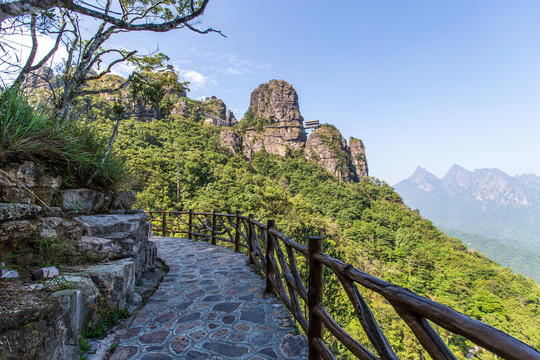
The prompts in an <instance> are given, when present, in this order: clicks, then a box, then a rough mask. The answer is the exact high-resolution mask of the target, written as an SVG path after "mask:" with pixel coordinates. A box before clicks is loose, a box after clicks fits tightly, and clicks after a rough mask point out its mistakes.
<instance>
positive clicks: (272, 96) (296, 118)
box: [249, 79, 304, 125]
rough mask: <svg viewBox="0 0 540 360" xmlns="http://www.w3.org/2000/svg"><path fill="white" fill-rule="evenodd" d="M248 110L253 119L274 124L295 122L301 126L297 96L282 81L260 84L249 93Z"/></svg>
mask: <svg viewBox="0 0 540 360" xmlns="http://www.w3.org/2000/svg"><path fill="white" fill-rule="evenodd" d="M249 109H250V110H251V112H252V113H253V115H254V116H255V117H261V118H264V119H268V120H270V122H271V123H276V122H296V123H298V124H299V125H303V122H304V118H303V117H302V115H300V108H299V106H298V94H297V93H296V90H295V89H294V88H293V87H292V85H291V84H289V83H288V82H286V81H284V80H275V79H274V80H270V82H268V83H266V84H261V85H259V87H258V88H257V89H255V90H254V91H253V92H252V93H251V100H250V103H249Z"/></svg>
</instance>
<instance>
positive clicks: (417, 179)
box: [407, 165, 439, 183]
mask: <svg viewBox="0 0 540 360" xmlns="http://www.w3.org/2000/svg"><path fill="white" fill-rule="evenodd" d="M407 180H409V181H411V182H413V183H421V182H425V181H439V178H438V177H437V176H435V175H433V174H432V173H430V172H429V171H427V170H426V169H425V168H423V167H421V166H420V165H418V166H417V167H416V170H414V172H413V173H412V175H411V176H409V177H408V178H407Z"/></svg>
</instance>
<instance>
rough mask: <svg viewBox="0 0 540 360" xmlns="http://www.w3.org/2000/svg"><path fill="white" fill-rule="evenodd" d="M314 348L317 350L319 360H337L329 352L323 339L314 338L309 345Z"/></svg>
mask: <svg viewBox="0 0 540 360" xmlns="http://www.w3.org/2000/svg"><path fill="white" fill-rule="evenodd" d="M310 345H311V346H313V347H314V348H315V349H317V353H318V355H317V356H318V357H317V359H324V360H336V358H335V357H334V355H332V353H331V352H330V350H328V347H326V344H325V343H324V340H323V339H321V338H314V339H312V340H311V341H310V342H309V343H308V347H309V346H310Z"/></svg>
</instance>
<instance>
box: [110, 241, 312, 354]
mask: <svg viewBox="0 0 540 360" xmlns="http://www.w3.org/2000/svg"><path fill="white" fill-rule="evenodd" d="M153 241H155V242H156V244H157V247H158V256H159V257H160V258H161V259H162V260H164V261H165V263H166V264H167V266H169V268H170V270H169V273H168V274H167V275H166V276H165V277H164V278H163V281H162V283H161V285H160V286H159V289H158V290H157V291H156V292H155V293H154V294H153V295H152V297H151V298H150V299H149V300H148V302H147V304H146V305H145V306H144V307H143V308H142V309H141V311H140V312H139V314H138V315H137V316H136V318H135V319H134V321H133V323H132V324H131V326H130V327H129V328H128V329H127V331H126V333H125V334H124V336H123V339H122V340H121V341H120V343H119V346H118V347H117V348H116V350H115V351H114V353H113V355H112V356H111V358H110V359H111V360H120V359H122V360H123V359H134V360H135V359H141V360H142V359H144V360H157V359H201V360H202V359H209V360H213V359H253V360H254V359H306V358H307V342H306V340H305V338H304V337H303V336H302V335H297V334H298V332H297V331H295V329H294V327H292V326H291V324H292V322H291V320H290V317H289V315H288V313H287V312H286V311H285V310H284V305H283V304H282V303H281V302H280V301H279V300H278V299H277V298H276V297H275V296H273V295H268V294H264V285H265V282H264V280H263V278H262V277H261V276H260V275H257V274H256V273H255V271H254V269H253V268H252V267H250V266H248V265H247V257H246V256H245V255H243V254H238V253H235V252H234V251H232V250H229V249H226V248H222V247H219V246H213V245H211V244H209V243H206V242H200V241H199V242H196V241H192V240H187V239H180V238H164V237H154V238H153Z"/></svg>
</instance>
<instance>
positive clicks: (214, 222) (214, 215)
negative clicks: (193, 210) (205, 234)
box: [212, 210, 217, 245]
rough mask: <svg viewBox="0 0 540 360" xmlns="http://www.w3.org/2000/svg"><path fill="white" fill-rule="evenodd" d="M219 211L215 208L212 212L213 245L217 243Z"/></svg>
mask: <svg viewBox="0 0 540 360" xmlns="http://www.w3.org/2000/svg"><path fill="white" fill-rule="evenodd" d="M216 213H217V211H216V210H214V212H213V213H212V245H216V227H217V218H216Z"/></svg>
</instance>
